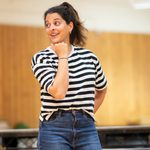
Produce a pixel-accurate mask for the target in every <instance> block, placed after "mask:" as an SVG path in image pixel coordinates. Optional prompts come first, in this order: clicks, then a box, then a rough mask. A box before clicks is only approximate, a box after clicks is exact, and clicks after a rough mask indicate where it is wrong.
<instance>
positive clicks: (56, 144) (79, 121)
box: [38, 110, 101, 150]
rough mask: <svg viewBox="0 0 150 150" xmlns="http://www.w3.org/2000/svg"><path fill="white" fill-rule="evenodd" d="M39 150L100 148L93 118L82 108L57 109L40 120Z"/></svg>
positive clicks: (87, 149) (98, 149) (86, 149)
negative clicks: (43, 119) (47, 118)
mask: <svg viewBox="0 0 150 150" xmlns="http://www.w3.org/2000/svg"><path fill="white" fill-rule="evenodd" d="M38 149H39V150H101V144H100V141H99V137H98V134H97V130H96V128H95V124H94V120H93V118H91V117H90V116H89V115H88V114H86V113H85V112H84V111H82V110H69V111H64V110H59V111H57V112H54V113H53V115H52V116H51V117H50V119H49V120H48V121H42V122H40V127H39V135H38Z"/></svg>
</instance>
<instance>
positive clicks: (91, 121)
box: [84, 113, 94, 123]
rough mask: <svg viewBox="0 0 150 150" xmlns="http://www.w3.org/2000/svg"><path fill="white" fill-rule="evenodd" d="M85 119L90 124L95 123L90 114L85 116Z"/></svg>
mask: <svg viewBox="0 0 150 150" xmlns="http://www.w3.org/2000/svg"><path fill="white" fill-rule="evenodd" d="M84 118H85V119H86V121H87V122H89V123H93V122H94V119H93V118H92V117H91V116H90V115H89V114H87V113H85V114H84Z"/></svg>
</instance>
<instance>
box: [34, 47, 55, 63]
mask: <svg viewBox="0 0 150 150" xmlns="http://www.w3.org/2000/svg"><path fill="white" fill-rule="evenodd" d="M52 55H54V54H53V53H52V51H50V49H49V48H45V49H43V50H40V51H38V52H37V53H35V54H34V55H33V56H32V63H33V64H36V63H39V62H42V61H43V60H45V59H49V58H51V56H52Z"/></svg>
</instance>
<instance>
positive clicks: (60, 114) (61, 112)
mask: <svg viewBox="0 0 150 150" xmlns="http://www.w3.org/2000/svg"><path fill="white" fill-rule="evenodd" d="M58 112H59V113H58V115H59V117H61V116H62V114H63V110H61V109H59V110H58Z"/></svg>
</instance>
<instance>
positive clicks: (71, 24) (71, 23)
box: [68, 21, 74, 34]
mask: <svg viewBox="0 0 150 150" xmlns="http://www.w3.org/2000/svg"><path fill="white" fill-rule="evenodd" d="M68 25H69V32H70V34H71V32H72V30H73V27H74V25H73V22H72V21H71V22H70V23H69V24H68Z"/></svg>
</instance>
